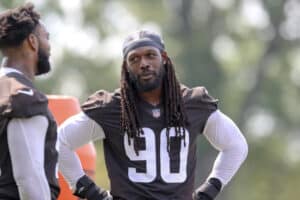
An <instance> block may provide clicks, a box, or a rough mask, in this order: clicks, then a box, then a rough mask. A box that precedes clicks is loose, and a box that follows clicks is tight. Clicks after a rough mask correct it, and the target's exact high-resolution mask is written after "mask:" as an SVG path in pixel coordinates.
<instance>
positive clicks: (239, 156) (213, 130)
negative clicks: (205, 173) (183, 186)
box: [195, 110, 248, 199]
mask: <svg viewBox="0 0 300 200" xmlns="http://www.w3.org/2000/svg"><path fill="white" fill-rule="evenodd" d="M203 134H204V136H205V137H206V138H207V140H208V141H209V142H210V143H211V144H212V146H213V147H215V148H216V149H217V150H218V151H220V153H219V154H218V157H217V159H216V160H215V162H214V166H213V168H212V171H211V173H210V175H209V177H208V178H207V182H206V183H205V184H204V185H202V186H200V188H199V189H198V190H197V191H196V193H199V194H201V193H204V194H205V190H207V193H211V194H208V196H209V197H210V198H208V199H214V197H215V196H216V195H217V193H218V192H219V191H220V189H221V187H222V186H224V185H226V184H227V183H228V182H229V181H230V180H231V179H232V177H233V176H234V175H235V173H236V172H237V171H238V169H239V168H240V166H241V164H242V163H243V162H244V160H245V159H246V157H247V154H248V145H247V142H246V139H245V137H244V136H243V135H242V133H241V131H240V130H239V128H238V127H237V126H236V125H235V123H234V122H233V121H232V120H231V119H230V118H229V117H227V116H226V115H225V114H223V113H222V112H221V111H219V110H217V111H215V112H214V113H212V114H211V115H210V117H209V118H208V120H207V123H206V125H205V128H204V132H203ZM219 186H221V187H219ZM218 187H219V188H218ZM215 189H216V190H215ZM214 193H216V194H215V195H214ZM195 199H197V198H195ZM198 199H199V198H198Z"/></svg>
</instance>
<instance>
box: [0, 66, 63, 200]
mask: <svg viewBox="0 0 300 200" xmlns="http://www.w3.org/2000/svg"><path fill="white" fill-rule="evenodd" d="M35 115H43V116H45V117H47V119H48V121H49V126H48V129H47V134H46V138H45V152H44V156H45V157H44V160H45V161H44V169H45V174H46V177H47V180H48V183H49V187H50V191H51V199H52V200H55V199H57V197H58V194H59V191H60V190H59V185H58V181H57V176H56V168H57V159H58V152H57V151H56V148H55V145H56V140H57V126H56V122H55V121H54V118H53V116H52V115H51V113H50V112H49V110H48V100H47V97H46V96H45V95H44V94H42V93H41V92H39V91H38V90H37V89H36V88H35V87H34V86H33V84H32V82H31V81H30V80H28V79H27V78H26V77H24V76H23V75H21V74H18V73H14V72H13V73H9V74H7V75H4V76H1V77H0V199H14V200H15V199H16V200H17V199H20V197H19V195H18V188H17V185H16V182H15V180H14V177H13V173H12V163H11V159H10V154H9V148H8V143H7V125H8V123H9V121H10V120H11V119H12V118H28V117H33V116H35ZM36 184H39V183H36ZM41 198H42V197H41Z"/></svg>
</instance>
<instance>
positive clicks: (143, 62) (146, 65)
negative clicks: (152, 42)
mask: <svg viewBox="0 0 300 200" xmlns="http://www.w3.org/2000/svg"><path fill="white" fill-rule="evenodd" d="M140 67H141V69H143V70H145V69H148V68H149V67H150V65H149V62H148V61H147V59H145V58H141V62H140Z"/></svg>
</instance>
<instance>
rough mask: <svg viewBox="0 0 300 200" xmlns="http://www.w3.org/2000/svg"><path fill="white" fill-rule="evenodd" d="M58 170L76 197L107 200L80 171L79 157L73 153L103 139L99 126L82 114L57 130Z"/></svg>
mask: <svg viewBox="0 0 300 200" xmlns="http://www.w3.org/2000/svg"><path fill="white" fill-rule="evenodd" d="M58 138H59V170H60V171H61V172H62V174H63V176H64V177H65V179H66V180H67V182H68V183H69V185H70V186H71V188H72V189H73V191H74V194H75V195H76V196H79V197H81V198H87V199H88V200H93V199H98V200H105V199H108V198H109V197H108V194H107V192H106V191H104V190H102V189H101V188H99V187H97V186H96V185H95V183H94V182H93V181H92V180H91V179H89V177H87V176H86V175H85V173H84V171H83V169H82V166H81V163H80V160H79V157H78V156H77V154H76V153H75V150H76V149H77V148H78V147H81V146H82V145H84V144H87V143H89V142H91V141H94V140H97V139H104V138H105V134H104V131H103V129H102V127H101V126H100V125H98V124H97V123H96V122H95V121H94V120H92V119H90V118H89V117H88V116H87V115H85V114H84V113H83V112H81V113H79V114H77V115H75V116H73V117H70V118H69V119H67V120H66V121H65V122H64V123H63V124H62V125H61V126H60V127H59V129H58Z"/></svg>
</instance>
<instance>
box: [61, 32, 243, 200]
mask: <svg viewBox="0 0 300 200" xmlns="http://www.w3.org/2000/svg"><path fill="white" fill-rule="evenodd" d="M123 58H124V59H123V65H122V72H121V84H120V88H119V89H117V90H115V91H114V92H112V93H110V92H107V91H104V90H100V91H98V92H96V93H95V94H93V95H91V96H90V97H89V98H88V100H87V101H86V102H85V103H84V104H83V105H82V112H81V113H79V114H77V115H75V116H73V117H71V118H69V119H68V120H67V121H65V122H64V123H63V124H62V125H61V126H60V128H59V140H60V156H59V163H60V169H61V171H62V173H63V175H64V176H65V178H66V179H67V180H68V182H69V184H70V185H71V187H72V188H73V190H74V194H75V195H77V196H79V197H81V198H87V199H88V200H96V199H97V200H104V199H111V198H112V197H111V196H110V195H109V194H108V193H107V192H106V191H105V190H103V189H102V188H100V187H98V186H96V185H95V183H94V182H93V181H92V180H90V179H89V178H88V177H87V176H86V175H85V174H84V172H83V170H82V167H81V165H80V162H79V160H78V157H76V154H75V153H74V150H75V149H76V148H77V147H79V146H81V145H83V144H85V143H88V142H89V141H91V140H93V141H94V140H98V139H100V140H103V144H104V154H105V162H106V167H107V171H108V175H109V178H110V183H111V188H110V189H111V191H110V193H111V195H112V196H113V199H114V200H192V199H193V200H200V199H201V200H213V199H215V197H216V196H217V195H218V193H219V192H220V191H221V190H222V188H223V187H224V186H225V185H226V184H227V183H228V182H229V181H230V180H231V178H232V177H233V176H234V174H235V173H236V172H237V170H238V169H239V167H240V166H241V164H242V163H243V161H244V160H245V158H246V156H247V153H248V146H247V143H246V140H245V138H244V136H243V135H242V133H241V132H240V130H239V129H238V127H237V126H236V125H235V123H234V122H233V121H232V120H231V119H230V118H229V117H227V116H226V115H225V114H223V113H222V112H221V111H220V110H219V109H218V105H217V102H218V101H217V100H216V99H214V98H213V97H211V96H210V95H209V94H208V92H207V90H206V89H205V88H204V87H195V88H188V87H186V86H184V85H182V84H180V83H179V81H178V80H177V78H176V76H175V71H174V67H173V64H172V62H171V60H170V58H169V56H168V54H167V52H166V50H165V45H164V42H163V40H162V37H161V36H160V35H158V34H157V33H154V32H151V31H149V30H142V31H138V32H136V33H133V34H131V35H129V36H128V37H127V39H126V40H125V41H124V44H123ZM201 134H202V135H203V136H204V137H205V138H206V139H207V140H208V141H209V142H210V143H211V144H212V146H213V147H215V148H216V149H217V150H218V151H219V155H218V157H217V158H216V161H215V163H214V165H213V167H212V170H211V173H210V174H209V175H208V177H207V179H206V181H205V182H204V183H203V184H202V185H201V186H199V187H197V189H196V190H195V191H194V181H195V178H197V177H195V167H196V160H197V157H196V144H197V142H196V141H197V140H196V138H197V136H199V135H201Z"/></svg>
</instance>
